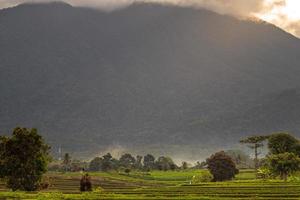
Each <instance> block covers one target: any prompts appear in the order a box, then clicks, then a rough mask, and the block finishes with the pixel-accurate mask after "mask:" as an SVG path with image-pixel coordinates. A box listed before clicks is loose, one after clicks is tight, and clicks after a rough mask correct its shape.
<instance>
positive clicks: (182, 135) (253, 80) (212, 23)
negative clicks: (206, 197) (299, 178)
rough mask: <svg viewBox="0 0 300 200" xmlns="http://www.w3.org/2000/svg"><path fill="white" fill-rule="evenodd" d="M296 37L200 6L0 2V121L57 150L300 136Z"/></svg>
mask: <svg viewBox="0 0 300 200" xmlns="http://www.w3.org/2000/svg"><path fill="white" fill-rule="evenodd" d="M299 63H300V40H299V39H298V38H295V37H294V36H292V35H290V34H288V33H286V32H284V31H283V30H281V29H279V28H277V27H275V26H274V25H271V24H268V23H265V22H261V21H256V22H255V21H247V20H240V19H237V18H234V17H230V16H226V15H219V14H216V13H214V12H211V11H208V10H201V9H193V8H182V7H176V6H167V5H159V4H147V3H137V4H133V5H131V6H129V7H127V8H124V9H120V10H116V11H113V12H103V11H98V10H93V9H88V8H75V7H72V6H70V5H68V4H64V3H49V4H24V5H20V6H17V7H14V8H9V9H3V10H1V11H0V91H1V94H0V105H1V107H0V130H1V132H3V133H5V134H8V133H10V132H11V130H12V129H13V128H14V127H16V126H17V125H19V126H25V127H36V128H38V129H39V130H40V132H41V133H42V134H43V135H44V136H45V137H46V139H47V142H48V143H50V144H51V145H52V147H53V151H54V152H55V151H56V150H57V148H58V147H59V146H62V148H63V150H64V151H67V152H71V153H73V154H74V155H78V156H86V155H88V156H92V155H94V154H95V153H97V152H103V151H105V150H107V149H109V150H112V151H115V150H116V149H115V147H116V148H121V149H125V150H128V151H133V152H140V153H141V152H154V153H157V154H158V153H159V154H162V153H165V154H169V155H173V156H178V157H183V156H188V157H186V158H190V159H200V158H203V157H205V156H207V155H208V154H209V153H212V151H214V150H217V149H223V148H233V147H234V146H235V145H236V144H237V143H238V141H239V139H240V138H242V137H244V136H246V135H249V134H257V133H270V132H273V131H280V130H286V131H291V132H294V133H295V134H297V135H298V136H300V133H299V132H300V79H299V77H300V64H299Z"/></svg>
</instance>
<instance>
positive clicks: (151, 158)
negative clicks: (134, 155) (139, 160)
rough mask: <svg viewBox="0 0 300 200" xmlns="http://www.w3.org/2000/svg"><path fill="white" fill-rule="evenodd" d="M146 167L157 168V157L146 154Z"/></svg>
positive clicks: (148, 168) (147, 168) (149, 168)
mask: <svg viewBox="0 0 300 200" xmlns="http://www.w3.org/2000/svg"><path fill="white" fill-rule="evenodd" d="M143 163H144V168H145V169H146V170H152V169H154V168H155V157H154V156H153V155H151V154H147V155H146V156H144V161H143Z"/></svg>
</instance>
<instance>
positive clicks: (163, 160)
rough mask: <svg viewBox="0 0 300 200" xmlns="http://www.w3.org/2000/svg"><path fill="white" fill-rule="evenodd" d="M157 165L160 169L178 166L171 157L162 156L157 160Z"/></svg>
mask: <svg viewBox="0 0 300 200" xmlns="http://www.w3.org/2000/svg"><path fill="white" fill-rule="evenodd" d="M155 164H156V167H157V169H158V170H163V171H167V170H175V169H176V168H177V166H176V165H175V163H174V162H173V160H172V159H171V158H170V157H165V156H161V157H159V158H158V159H157V161H156V163H155Z"/></svg>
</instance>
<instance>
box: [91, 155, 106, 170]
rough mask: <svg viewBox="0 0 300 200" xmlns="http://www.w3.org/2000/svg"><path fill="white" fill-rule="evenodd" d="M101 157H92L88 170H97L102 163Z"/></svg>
mask: <svg viewBox="0 0 300 200" xmlns="http://www.w3.org/2000/svg"><path fill="white" fill-rule="evenodd" d="M102 161H103V159H102V158H100V157H96V158H94V159H93V160H92V161H91V162H90V165H89V170H90V171H92V172H97V171H100V170H101V165H102Z"/></svg>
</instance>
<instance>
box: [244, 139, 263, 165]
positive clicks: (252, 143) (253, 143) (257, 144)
mask: <svg viewBox="0 0 300 200" xmlns="http://www.w3.org/2000/svg"><path fill="white" fill-rule="evenodd" d="M268 137H269V136H264V135H258V136H250V137H247V138H246V139H244V140H241V141H240V143H243V144H248V147H249V148H251V149H254V165H255V169H257V168H258V156H259V154H260V152H258V148H261V147H263V146H264V144H263V142H264V141H265V140H266V139H268Z"/></svg>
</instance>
